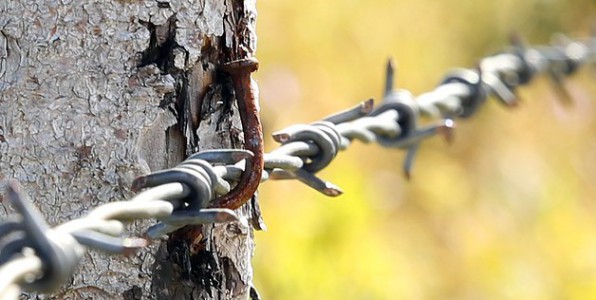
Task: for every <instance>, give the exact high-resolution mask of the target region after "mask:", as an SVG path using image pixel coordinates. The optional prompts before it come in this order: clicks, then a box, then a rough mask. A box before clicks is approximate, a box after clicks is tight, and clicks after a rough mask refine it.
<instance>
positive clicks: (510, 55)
mask: <svg viewBox="0 0 596 300" xmlns="http://www.w3.org/2000/svg"><path fill="white" fill-rule="evenodd" d="M558 40H559V41H558V42H557V43H556V44H553V45H551V46H538V47H532V48H526V47H525V46H524V45H523V43H521V42H520V41H521V39H519V38H514V42H513V44H512V46H511V47H509V48H508V49H506V50H505V51H503V52H501V53H498V54H496V55H493V56H489V57H486V58H483V59H482V60H480V62H479V64H478V66H477V67H476V68H475V69H454V70H453V71H451V72H449V73H448V74H447V75H446V76H445V78H444V79H443V81H442V82H441V83H440V84H439V85H438V86H437V87H436V88H435V89H433V90H432V91H430V92H427V93H424V94H421V95H419V96H418V97H414V96H413V95H412V94H411V93H410V92H409V91H407V90H404V89H396V88H395V87H394V81H395V79H394V73H395V70H394V67H393V63H392V62H391V61H389V63H388V65H387V71H386V72H387V75H386V84H385V91H384V92H385V93H384V96H383V101H382V102H381V104H380V105H379V106H378V107H376V108H375V107H374V106H373V100H372V99H369V100H367V101H364V102H362V103H360V104H358V105H357V106H355V107H353V108H350V109H347V110H344V111H341V112H339V113H336V114H334V115H331V116H328V117H325V118H323V119H322V120H321V121H318V122H314V123H311V124H299V125H293V126H290V127H288V128H286V129H283V130H281V131H279V132H276V133H274V134H273V138H274V140H275V141H277V142H279V143H281V146H280V147H279V148H277V149H275V150H273V151H271V152H270V153H266V154H265V155H264V157H265V166H264V171H265V172H263V176H262V181H266V180H270V179H271V180H284V179H295V180H299V181H301V182H303V183H305V184H306V185H308V186H310V187H312V188H314V189H315V190H317V191H319V192H321V193H323V194H324V195H327V196H338V195H340V194H342V190H341V189H340V188H339V187H338V186H336V185H334V184H333V183H331V182H329V181H326V180H324V179H321V178H319V177H317V176H316V175H315V174H316V173H317V172H318V171H320V170H322V169H324V168H325V167H327V166H328V165H329V164H330V163H331V161H333V159H334V158H335V156H336V155H337V153H338V152H339V151H340V150H345V149H347V148H348V147H349V145H350V144H351V143H352V142H353V141H354V140H358V141H361V142H364V143H378V144H380V145H381V146H383V147H388V148H399V149H404V150H406V151H407V154H406V158H405V161H404V165H403V170H404V173H405V175H406V176H408V177H409V176H410V171H411V169H412V164H413V161H414V156H415V154H416V151H417V149H418V148H419V146H420V143H421V142H422V141H424V140H425V139H427V138H430V137H432V136H435V135H442V136H444V137H445V139H446V140H447V141H450V140H451V132H452V129H453V125H454V122H453V119H455V118H469V117H471V116H473V115H474V114H475V113H476V112H477V111H478V109H479V108H480V107H481V106H482V104H483V103H484V102H486V100H487V99H488V98H489V97H491V98H495V99H497V100H499V101H500V102H501V103H503V104H504V105H506V106H515V105H516V104H517V97H516V95H515V90H516V88H517V87H519V86H521V85H526V84H528V83H530V82H531V80H532V79H533V78H534V77H535V76H536V75H537V74H548V75H549V77H550V78H551V79H552V81H553V82H554V83H555V85H556V87H557V91H558V92H559V93H560V94H561V95H562V98H563V99H564V100H566V99H567V98H568V94H567V93H566V91H565V89H564V87H563V86H562V84H563V81H562V80H563V78H564V77H566V76H569V75H571V74H573V73H574V72H575V71H577V69H578V68H579V67H580V66H582V65H584V64H587V63H591V62H593V61H594V59H595V58H596V57H595V56H596V38H589V39H584V40H570V39H567V38H565V37H562V36H560V37H559V38H558ZM566 101H568V100H566ZM421 117H428V118H430V119H435V120H438V121H434V122H431V123H428V124H426V125H424V126H421V124H420V120H419V119H420V118H421ZM251 156H252V153H251V152H249V151H244V150H236V149H222V150H209V151H203V152H199V153H196V154H194V155H192V156H190V157H189V158H188V159H186V160H185V161H184V162H182V163H180V164H179V165H178V166H176V167H175V168H172V169H167V170H162V171H158V172H154V173H151V174H148V175H144V176H140V177H138V178H137V179H135V181H134V182H133V190H141V189H145V190H143V191H142V192H140V193H138V194H137V195H136V196H135V197H134V198H132V199H130V200H128V201H120V202H111V203H106V204H103V205H100V206H98V207H97V208H95V209H93V210H91V211H90V212H89V213H88V214H87V215H86V216H83V217H81V218H77V219H74V220H71V221H68V222H66V223H63V224H60V225H58V226H55V227H54V228H50V227H49V226H48V225H47V223H46V222H45V220H44V218H43V216H42V215H41V214H40V213H39V211H38V210H37V209H36V208H35V206H33V205H32V204H31V202H30V201H29V199H28V198H27V196H26V195H25V193H24V192H23V191H21V188H20V186H19V184H18V183H17V182H16V181H14V180H10V181H9V182H8V183H7V187H6V194H7V197H6V199H7V200H8V202H9V203H10V204H12V206H13V207H14V209H15V210H16V213H17V214H14V215H11V216H9V217H8V218H7V220H4V221H3V222H2V223H0V299H17V298H18V296H19V295H20V293H21V291H22V290H25V291H30V292H37V293H48V292H51V291H54V290H56V289H58V288H59V287H60V286H61V285H62V284H64V283H65V282H67V281H68V279H69V278H71V277H72V276H73V274H74V272H75V270H76V267H77V265H78V263H79V261H80V259H81V258H82V257H83V255H84V253H85V252H86V251H87V250H88V249H94V250H100V251H104V252H107V253H112V254H118V255H130V254H132V253H134V252H135V250H137V249H139V248H141V247H145V246H146V245H147V244H148V243H150V242H151V240H154V239H158V238H160V237H162V236H164V235H166V234H168V233H170V232H172V231H174V230H177V229H179V228H181V227H184V226H186V225H193V224H208V223H219V222H231V221H240V222H242V223H244V224H246V222H247V221H246V220H241V219H240V218H239V217H238V216H237V215H236V214H235V213H234V211H232V210H229V209H221V208H209V207H208V206H209V201H210V200H211V199H214V198H215V197H217V196H218V195H223V194H226V193H228V192H229V191H230V189H231V186H232V184H233V183H234V182H236V181H237V180H238V179H239V178H240V175H241V174H242V172H243V168H244V167H243V166H244V162H245V160H246V159H247V158H250V157H251ZM140 219H156V220H157V221H158V222H157V223H156V224H155V225H153V226H150V227H149V228H148V229H147V231H146V232H145V233H144V235H143V237H142V238H123V237H121V235H122V234H123V233H124V222H126V221H134V220H140Z"/></svg>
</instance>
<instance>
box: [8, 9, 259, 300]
mask: <svg viewBox="0 0 596 300" xmlns="http://www.w3.org/2000/svg"><path fill="white" fill-rule="evenodd" d="M255 5H256V4H255V2H254V1H249V0H247V1H240V0H227V1H221V0H193V1H125V0H121V1H93V0H83V1H69V0H61V1H57V0H46V1H43V2H35V1H33V2H31V1H26V0H4V1H2V2H0V180H5V179H8V178H16V179H17V180H19V181H20V182H21V183H22V184H23V185H24V189H25V190H26V191H27V192H28V194H29V195H30V196H31V198H32V199H33V200H34V202H35V204H36V205H37V207H38V208H39V209H40V210H41V212H42V213H43V214H44V215H45V216H46V217H47V218H48V221H49V223H50V224H58V223H61V222H64V221H65V220H70V219H72V218H76V217H77V216H80V215H82V214H84V213H85V212H87V211H88V210H89V209H91V208H93V207H96V206H97V205H99V204H101V203H105V202H110V201H118V200H124V199H129V198H131V196H132V193H131V192H130V190H129V187H130V183H131V182H132V180H133V179H134V178H135V177H136V176H138V175H141V174H145V173H148V172H150V171H155V170H159V169H163V168H167V167H172V166H174V165H176V164H177V163H178V162H180V161H182V160H183V159H184V158H185V157H186V156H187V155H188V154H190V153H193V152H196V151H198V150H204V149H210V148H230V147H234V148H237V147H239V146H240V145H241V143H242V135H241V125H240V122H239V119H238V113H237V111H236V108H235V104H234V101H233V93H232V90H231V89H230V88H231V87H230V86H229V84H228V83H227V82H226V79H225V77H224V76H221V74H218V73H217V72H216V69H217V67H218V66H219V65H220V64H221V63H223V62H225V61H229V60H233V59H238V58H242V57H246V56H252V55H254V53H255V49H256V34H255V18H256V6H255ZM0 207H2V208H1V209H0V217H2V218H4V217H5V216H6V214H7V213H8V211H9V210H10V209H7V208H5V207H3V206H2V204H1V203H0ZM238 214H239V215H240V216H242V217H243V218H242V219H243V222H238V223H234V224H224V225H214V226H204V227H198V228H197V227H195V228H191V229H186V230H187V231H185V233H188V232H189V231H191V232H193V235H186V234H184V235H182V234H180V233H178V234H175V235H173V236H172V237H170V239H168V240H167V241H166V242H164V243H162V244H161V245H154V246H153V247H151V248H150V249H147V250H144V251H141V252H139V253H137V254H136V255H135V256H133V257H129V258H124V257H110V256H107V255H105V254H102V253H98V252H94V251H91V252H90V253H89V254H88V255H87V256H86V257H85V258H84V259H83V261H82V263H81V267H80V268H79V272H78V273H77V274H76V275H75V276H74V278H73V279H72V281H71V282H70V283H68V284H67V285H65V286H64V287H62V288H61V289H60V290H59V291H58V292H56V293H55V294H54V295H26V298H35V297H39V298H42V299H43V298H51V299H70V298H77V299H78V298H91V299H193V298H194V299H247V298H248V297H249V294H250V286H251V282H252V268H251V265H250V258H251V256H252V253H253V251H254V243H253V228H254V226H253V223H255V222H258V221H259V218H260V216H259V214H258V207H256V201H252V202H251V204H250V205H246V206H244V207H242V208H240V209H239V210H238ZM147 224H148V222H145V221H139V222H135V223H134V224H131V225H130V226H129V229H130V231H131V232H133V233H136V234H139V233H140V232H142V230H143V229H144V228H146V227H147ZM191 237H192V238H191Z"/></svg>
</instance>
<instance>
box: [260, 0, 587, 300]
mask: <svg viewBox="0 0 596 300" xmlns="http://www.w3.org/2000/svg"><path fill="white" fill-rule="evenodd" d="M595 8H596V3H595V2H594V1H593V0H590V1H588V0H527V1H514V0H501V1H472V0H449V1H431V0H416V1H414V0H402V1H390V0H379V1H363V0H360V1H358V0H344V1H333V0H332V1H316V0H303V1H264V0H260V1H259V2H258V9H259V18H258V36H259V48H258V57H259V60H260V61H261V69H260V70H259V72H258V75H257V78H258V80H259V85H260V89H261V102H262V110H263V118H264V120H265V121H264V126H265V132H266V133H271V132H273V131H275V130H278V129H281V128H284V127H286V126H288V125H291V124H294V123H309V122H312V121H316V120H318V119H320V118H321V117H324V116H326V115H328V114H330V113H332V112H335V111H338V110H341V109H343V108H346V107H349V106H351V105H353V104H355V103H357V102H358V101H361V100H364V99H367V98H369V97H374V98H375V99H379V96H380V95H381V91H382V88H383V83H384V78H383V77H384V74H383V73H384V65H385V61H386V59H387V57H389V56H392V57H394V59H395V60H396V61H397V64H398V82H397V84H398V85H399V86H400V87H403V88H406V89H409V90H411V91H412V92H413V93H414V94H420V93H422V92H425V91H428V90H430V89H432V88H433V87H434V86H435V85H436V84H437V83H438V82H439V81H440V80H441V78H442V77H443V76H444V74H446V72H447V71H448V70H449V69H450V68H452V67H472V66H474V65H475V64H476V63H477V62H478V59H479V58H481V57H483V56H486V55H489V54H492V53H495V52H496V51H499V50H500V49H503V48H504V47H505V46H506V45H507V43H508V36H509V35H510V34H511V33H512V32H518V33H520V34H522V35H523V36H525V37H526V39H527V41H528V42H529V43H530V44H546V43H548V42H549V39H550V36H551V35H552V34H553V33H556V32H561V33H566V34H569V35H570V36H580V37H581V36H586V35H588V34H589V31H590V25H592V22H594V21H595V20H594V16H595V12H596V11H595ZM591 73H593V70H591V69H590V68H584V69H582V71H581V72H580V73H578V74H577V75H574V76H573V77H572V78H571V79H569V80H568V81H567V82H566V85H567V88H568V89H569V92H570V93H571V94H572V96H573V100H574V105H573V106H571V107H565V106H564V105H562V104H561V103H560V101H558V100H557V94H556V93H555V92H554V91H553V89H552V88H551V86H550V84H549V82H548V80H547V79H544V78H536V79H535V81H534V82H533V83H532V84H531V85H529V86H528V87H524V88H521V89H520V90H519V94H520V96H521V98H522V100H523V103H522V104H521V105H520V107H518V108H517V109H514V110H511V109H507V108H505V107H503V106H501V105H498V104H494V103H496V101H493V100H490V101H488V102H487V104H486V105H485V106H484V107H482V109H481V110H480V112H479V113H478V114H476V115H475V116H474V117H473V118H471V119H469V120H457V125H458V128H457V130H456V139H455V141H454V143H453V144H452V145H450V146H448V145H445V143H444V142H443V141H441V140H440V139H438V138H436V139H431V140H429V141H427V142H425V143H423V145H422V147H421V151H420V152H419V153H418V156H417V159H416V162H415V165H414V173H413V179H412V180H411V181H409V182H408V181H407V180H406V179H405V178H404V177H403V176H401V165H402V161H403V158H404V152H403V151H402V150H398V149H384V148H382V147H379V146H378V145H363V144H362V143H358V142H356V143H355V144H354V145H353V146H351V147H350V149H349V150H348V151H346V152H343V153H341V154H340V155H338V157H337V158H336V160H335V161H334V162H333V163H332V164H331V165H330V166H329V167H328V168H327V169H325V170H324V171H322V172H321V173H320V175H321V176H322V177H323V178H326V179H329V180H330V181H332V182H334V183H335V184H337V185H339V186H340V187H342V188H343V189H344V191H345V194H344V195H342V196H340V197H338V198H326V197H324V196H322V195H320V194H318V193H317V192H316V191H314V190H312V189H310V188H308V187H306V186H304V185H302V184H300V183H299V182H297V181H283V182H281V181H277V182H267V183H266V184H264V185H263V186H262V187H261V189H260V190H261V194H260V199H261V200H260V201H261V207H262V210H263V213H264V217H265V221H266V223H267V225H268V231H267V232H257V234H256V239H257V249H256V255H255V258H254V267H255V278H256V285H257V287H258V289H259V290H260V292H261V294H262V296H263V298H264V299H596V221H595V219H594V218H593V217H592V216H593V213H595V212H596V202H595V201H596V200H595V199H596V185H595V182H596V180H595V179H596V130H595V129H596V108H595V106H596V82H595V78H596V77H594V74H591ZM266 141H267V144H266V145H267V148H268V150H271V149H274V148H275V147H276V146H275V145H274V142H273V140H272V139H270V138H268V139H267V140H266Z"/></svg>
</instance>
